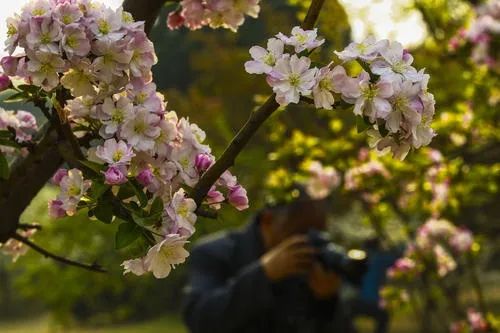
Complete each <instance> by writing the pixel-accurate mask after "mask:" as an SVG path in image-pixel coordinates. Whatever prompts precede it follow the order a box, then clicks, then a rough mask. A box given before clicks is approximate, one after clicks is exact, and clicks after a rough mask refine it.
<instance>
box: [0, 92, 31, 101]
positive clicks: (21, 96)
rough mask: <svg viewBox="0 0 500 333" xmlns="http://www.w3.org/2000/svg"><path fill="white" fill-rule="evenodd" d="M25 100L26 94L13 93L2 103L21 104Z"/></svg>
mask: <svg viewBox="0 0 500 333" xmlns="http://www.w3.org/2000/svg"><path fill="white" fill-rule="evenodd" d="M26 98H28V93H27V92H25V91H22V92H18V93H15V94H13V95H10V96H9V97H7V98H6V99H4V100H3V101H2V102H5V103H15V102H22V101H24V100H25V99H26Z"/></svg>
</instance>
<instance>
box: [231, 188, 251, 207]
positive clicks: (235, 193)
mask: <svg viewBox="0 0 500 333" xmlns="http://www.w3.org/2000/svg"><path fill="white" fill-rule="evenodd" d="M227 199H228V201H229V203H230V204H231V205H232V206H233V207H234V208H236V209H237V210H240V211H241V210H245V209H247V208H248V207H249V205H248V197H247V190H245V189H244V188H243V186H241V185H236V186H230V187H229V193H228V196H227Z"/></svg>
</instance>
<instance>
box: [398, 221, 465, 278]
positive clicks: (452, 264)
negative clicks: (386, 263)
mask: <svg viewBox="0 0 500 333" xmlns="http://www.w3.org/2000/svg"><path fill="white" fill-rule="evenodd" d="M473 243H474V238H473V236H472V233H471V232H470V231H469V230H468V229H465V228H457V227H456V226H454V225H453V224H452V223H450V222H449V221H447V220H443V219H430V220H428V221H427V222H426V223H425V224H424V225H422V226H421V227H420V228H419V229H418V230H417V236H416V238H415V241H414V242H413V243H412V244H410V246H409V247H408V249H407V251H406V253H405V255H404V256H403V257H402V258H400V259H398V260H397V261H396V263H395V264H394V265H393V266H392V267H391V269H390V270H389V271H388V276H389V277H390V278H391V279H400V278H411V277H413V276H415V275H418V274H419V273H420V272H421V270H422V269H423V268H424V266H425V267H434V268H435V271H436V273H437V275H438V276H439V277H441V278H442V277H444V276H446V275H447V274H448V273H450V272H452V271H454V270H455V269H456V268H457V261H456V260H457V259H459V258H460V257H461V256H462V255H464V254H465V253H468V252H470V251H471V250H472V245H473Z"/></svg>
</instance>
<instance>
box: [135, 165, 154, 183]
mask: <svg viewBox="0 0 500 333" xmlns="http://www.w3.org/2000/svg"><path fill="white" fill-rule="evenodd" d="M136 178H137V181H138V182H139V184H141V185H142V186H146V187H147V186H149V185H151V183H153V180H154V175H153V172H152V171H151V169H150V168H145V169H142V170H141V171H139V173H138V174H137V177H136Z"/></svg>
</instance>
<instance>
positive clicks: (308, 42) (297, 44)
mask: <svg viewBox="0 0 500 333" xmlns="http://www.w3.org/2000/svg"><path fill="white" fill-rule="evenodd" d="M276 37H278V38H279V39H281V40H282V41H283V42H284V43H285V44H286V45H291V46H293V47H294V48H295V52H296V53H300V52H302V51H304V50H308V51H310V50H312V49H315V48H317V47H319V46H321V45H323V43H324V42H325V40H324V39H318V38H317V37H318V29H316V28H315V29H313V30H303V29H302V28H301V27H299V26H296V27H293V29H292V35H291V36H290V37H288V36H285V35H283V34H282V33H279V34H278V35H276Z"/></svg>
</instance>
